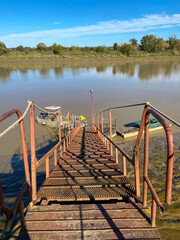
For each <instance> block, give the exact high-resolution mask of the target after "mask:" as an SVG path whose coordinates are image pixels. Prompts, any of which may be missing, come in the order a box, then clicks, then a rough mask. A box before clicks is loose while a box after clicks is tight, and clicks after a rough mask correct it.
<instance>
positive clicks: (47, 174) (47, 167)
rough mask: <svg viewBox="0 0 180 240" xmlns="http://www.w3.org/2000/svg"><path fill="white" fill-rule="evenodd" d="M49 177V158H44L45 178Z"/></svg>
mask: <svg viewBox="0 0 180 240" xmlns="http://www.w3.org/2000/svg"><path fill="white" fill-rule="evenodd" d="M48 177H49V157H47V158H46V178H48Z"/></svg>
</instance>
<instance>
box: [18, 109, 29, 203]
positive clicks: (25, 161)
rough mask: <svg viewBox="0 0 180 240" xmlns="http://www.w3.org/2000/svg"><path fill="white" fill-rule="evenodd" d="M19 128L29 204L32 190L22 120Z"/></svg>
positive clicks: (19, 114) (19, 115)
mask: <svg viewBox="0 0 180 240" xmlns="http://www.w3.org/2000/svg"><path fill="white" fill-rule="evenodd" d="M17 115H18V118H20V117H22V115H21V113H20V112H17ZM19 128H20V134H21V144H22V151H23V160H24V170H25V176H26V182H27V184H28V198H29V202H31V201H32V189H31V180H30V173H29V163H28V155H27V147H26V138H25V131H24V122H23V120H22V121H20V123H19Z"/></svg>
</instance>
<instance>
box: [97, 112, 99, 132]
mask: <svg viewBox="0 0 180 240" xmlns="http://www.w3.org/2000/svg"><path fill="white" fill-rule="evenodd" d="M97 128H98V130H97V133H98V135H99V113H97Z"/></svg>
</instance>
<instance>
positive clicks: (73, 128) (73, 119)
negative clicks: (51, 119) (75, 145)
mask: <svg viewBox="0 0 180 240" xmlns="http://www.w3.org/2000/svg"><path fill="white" fill-rule="evenodd" d="M72 127H73V130H74V113H73V114H72Z"/></svg>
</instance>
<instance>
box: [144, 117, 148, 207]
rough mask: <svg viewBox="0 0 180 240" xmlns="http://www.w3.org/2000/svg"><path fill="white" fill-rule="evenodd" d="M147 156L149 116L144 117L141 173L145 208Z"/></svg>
mask: <svg viewBox="0 0 180 240" xmlns="http://www.w3.org/2000/svg"><path fill="white" fill-rule="evenodd" d="M148 156H149V114H147V115H146V117H145V131H144V171H143V206H144V207H146V206H147V183H146V181H145V179H144V177H147V176H148Z"/></svg>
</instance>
